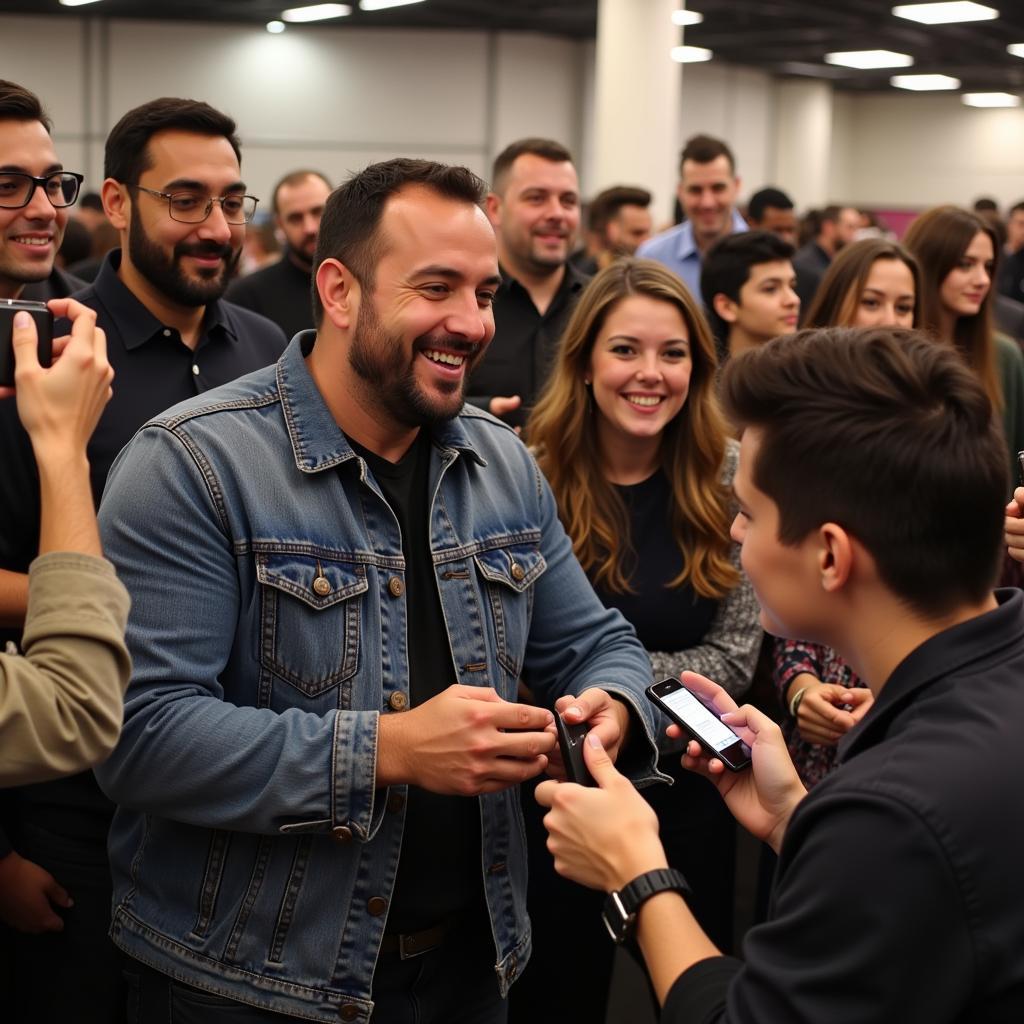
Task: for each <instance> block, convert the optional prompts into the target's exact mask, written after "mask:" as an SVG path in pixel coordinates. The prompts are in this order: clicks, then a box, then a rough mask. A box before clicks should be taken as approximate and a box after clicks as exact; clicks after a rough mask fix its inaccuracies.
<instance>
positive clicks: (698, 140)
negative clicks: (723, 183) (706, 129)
mask: <svg viewBox="0 0 1024 1024" xmlns="http://www.w3.org/2000/svg"><path fill="white" fill-rule="evenodd" d="M720 156H724V157H725V158H726V160H728V161H729V173H730V174H735V173H736V160H735V159H734V158H733V155H732V150H731V149H730V148H729V147H728V146H727V145H726V144H725V143H724V142H723V141H722V140H721V139H716V138H715V137H714V136H713V135H693V136H691V137H690V138H688V139H687V140H686V145H685V146H683V151H682V153H680V154H679V174H680V175H682V173H683V164H684V163H686V161H687V160H692V161H693V162H694V163H695V164H709V163H711V161H712V160H717V159H718V158H719V157H720Z"/></svg>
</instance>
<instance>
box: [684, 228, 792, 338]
mask: <svg viewBox="0 0 1024 1024" xmlns="http://www.w3.org/2000/svg"><path fill="white" fill-rule="evenodd" d="M795 252H796V250H795V249H794V248H793V246H792V245H790V244H789V242H787V241H785V240H784V239H782V238H779V236H778V235H777V234H775V232H774V231H740V232H738V233H737V234H735V235H726V236H725V238H723V239H720V240H719V241H718V242H716V243H715V244H714V245H713V246H712V247H711V248H710V249H709V250H708V252H707V255H706V256H705V257H704V261H703V263H702V264H701V269H700V295H701V298H702V299H703V300H704V310H705V312H706V313H707V315H708V322H709V323H710V324H711V330H712V332H713V333H714V335H715V338H716V340H717V341H718V344H719V347H720V349H723V350H724V346H725V342H726V339H727V338H728V336H729V325H728V324H727V323H726V322H725V321H724V320H723V319H722V318H721V317H720V316H719V315H718V313H716V312H715V296H716V295H727V296H728V297H729V298H730V299H732V301H733V302H739V301H740V289H741V288H742V287H743V286H744V285H745V284H746V283H747V281H748V280H749V279H750V268H751V267H756V266H758V265H759V264H761V263H774V262H775V261H776V260H791V259H792V258H793V254H794V253H795Z"/></svg>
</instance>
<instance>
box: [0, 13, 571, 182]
mask: <svg viewBox="0 0 1024 1024" xmlns="http://www.w3.org/2000/svg"><path fill="white" fill-rule="evenodd" d="M42 37H45V38H46V59H45V60H41V59H40V48H39V40H40V38H42ZM582 49H583V44H580V43H576V42H573V41H571V40H563V39H556V38H551V37H543V36H531V35H525V34H515V33H501V34H488V33H486V32H455V31H452V32H414V31H405V30H379V29H337V28H304V29H300V30H289V31H287V32H285V33H283V34H281V35H278V36H272V35H269V34H268V33H267V32H265V31H264V30H263V29H261V28H247V27H240V26H232V25H217V24H204V25H202V26H198V25H192V24H188V23H182V22H151V21H130V20H111V21H109V22H101V21H92V20H90V19H84V18H59V19H58V18H35V17H20V16H13V15H0V68H2V69H3V70H2V76H3V77H5V78H10V79H13V80H14V81H17V82H20V83H21V84H23V85H25V86H27V87H28V88H30V89H32V90H34V91H35V92H37V93H38V94H39V95H40V97H41V98H42V100H43V102H44V104H45V105H46V106H47V108H48V110H49V111H50V114H51V116H52V117H53V120H54V124H55V132H54V136H55V140H56V141H57V143H58V148H59V151H60V154H61V158H62V159H63V161H64V163H65V165H66V166H68V167H74V168H80V169H83V170H85V172H86V174H87V175H88V179H89V180H88V182H87V187H91V188H95V187H97V185H98V184H99V183H100V181H101V180H102V165H103V140H104V138H105V137H106V134H107V132H108V131H109V129H110V128H111V127H112V126H113V125H114V123H115V122H116V121H117V119H118V118H119V117H120V116H121V115H122V114H123V113H124V112H125V111H127V110H129V109H130V108H132V107H134V106H136V105H138V104H139V103H141V102H144V101H145V100H147V99H150V98H152V97H156V96H165V95H169V96H190V97H195V98H198V99H204V100H206V101H207V102H209V103H211V104H212V105H213V106H215V107H218V108H219V109H222V110H224V111H225V112H227V113H229V114H230V115H231V116H232V117H234V118H235V120H236V121H237V122H238V127H239V133H240V135H241V138H242V144H243V173H244V176H245V179H246V182H247V184H248V186H249V188H250V189H251V190H252V191H253V192H254V194H256V195H260V196H263V197H265V198H267V199H269V195H270V191H271V189H272V187H273V183H274V182H275V181H276V180H277V178H279V177H280V176H281V175H282V174H284V173H286V172H287V171H289V170H292V169H294V168H296V167H299V166H312V167H315V168H319V169H321V170H322V171H324V172H325V173H326V174H327V175H328V176H329V177H331V178H332V179H334V180H335V181H339V180H341V179H343V178H344V177H345V176H346V174H347V172H349V171H352V170H355V169H357V168H359V167H362V166H364V165H365V164H367V163H370V162H372V161H374V160H380V159H386V158H388V157H392V156H422V157H428V158H433V159H438V160H444V161H447V162H452V163H462V164H466V165H467V166H469V167H470V168H472V169H473V170H474V171H476V172H477V173H478V174H481V175H482V176H484V177H486V176H487V173H488V171H489V168H490V164H491V160H492V159H493V157H494V155H495V154H496V153H497V152H498V151H499V150H500V149H501V148H502V147H503V146H504V145H506V144H507V143H508V142H510V141H512V140H513V139H514V138H516V137H518V136H521V135H526V134H542V135H550V136H552V137H554V138H557V139H561V140H565V141H567V142H568V143H569V145H570V146H575V147H578V146H579V145H580V144H581V142H582V134H583V133H582V116H581V111H582V91H583V90H582V76H583V67H582V60H581V56H580V55H581V51H582Z"/></svg>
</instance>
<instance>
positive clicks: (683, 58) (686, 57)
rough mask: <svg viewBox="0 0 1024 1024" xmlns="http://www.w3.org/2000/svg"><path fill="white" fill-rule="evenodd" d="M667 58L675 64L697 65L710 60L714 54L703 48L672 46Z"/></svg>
mask: <svg viewBox="0 0 1024 1024" xmlns="http://www.w3.org/2000/svg"><path fill="white" fill-rule="evenodd" d="M669 56H670V57H671V58H672V59H673V60H674V61H675V62H676V63H677V64H699V63H700V62H701V61H704V60H711V58H712V57H714V54H713V53H712V52H711V51H710V50H705V49H704V47H703V46H673V47H672V49H671V50H670V51H669Z"/></svg>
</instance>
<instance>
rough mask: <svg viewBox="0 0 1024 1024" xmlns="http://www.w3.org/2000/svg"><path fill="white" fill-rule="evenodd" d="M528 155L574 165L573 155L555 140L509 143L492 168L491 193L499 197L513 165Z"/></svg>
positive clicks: (534, 138) (531, 139)
mask: <svg viewBox="0 0 1024 1024" xmlns="http://www.w3.org/2000/svg"><path fill="white" fill-rule="evenodd" d="M526 153H530V154H532V155H533V156H539V157H540V158H541V159H542V160H550V161H551V162H552V163H554V164H563V163H570V164H571V163H572V153H570V152H569V150H568V149H566V148H565V146H563V145H562V144H561V143H560V142H555V140H554V139H542V138H536V137H533V138H528V139H517V140H516V141H515V142H511V143H509V144H508V145H507V146H506V147H505V148H504V149H503V150H502V151H501V152H500V153H499V154H498V155H497V156H496V157H495V158H494V165H493V166H492V167H491V191H492V192H496V193H498V194H499V195H500V194H501V192H502V191H503V190H504V188H505V179H506V178H507V177H508V172H509V171H510V170H511V168H512V165H513V164H514V163H515V162H516V160H518V159H519V157H521V156H523V155H524V154H526Z"/></svg>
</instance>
